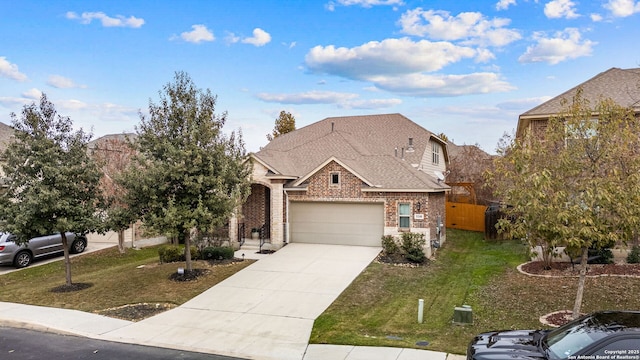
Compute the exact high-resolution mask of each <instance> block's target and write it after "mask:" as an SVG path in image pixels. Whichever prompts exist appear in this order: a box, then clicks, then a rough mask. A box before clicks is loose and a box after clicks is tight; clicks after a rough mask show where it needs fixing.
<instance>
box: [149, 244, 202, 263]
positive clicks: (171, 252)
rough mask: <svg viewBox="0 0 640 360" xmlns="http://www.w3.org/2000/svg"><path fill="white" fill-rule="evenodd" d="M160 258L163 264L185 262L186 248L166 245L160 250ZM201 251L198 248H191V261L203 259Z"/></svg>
mask: <svg viewBox="0 0 640 360" xmlns="http://www.w3.org/2000/svg"><path fill="white" fill-rule="evenodd" d="M158 256H160V262H161V263H171V262H178V261H185V256H184V246H179V245H165V246H161V247H160V248H159V249H158ZM201 258H202V257H201V256H200V250H198V248H197V247H195V246H191V260H198V259H201Z"/></svg>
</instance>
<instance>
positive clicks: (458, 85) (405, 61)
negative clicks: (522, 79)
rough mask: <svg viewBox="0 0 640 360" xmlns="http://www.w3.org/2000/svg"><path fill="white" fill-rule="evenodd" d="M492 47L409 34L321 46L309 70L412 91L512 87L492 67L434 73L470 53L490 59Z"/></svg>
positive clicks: (475, 91)
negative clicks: (351, 45) (343, 45)
mask: <svg viewBox="0 0 640 360" xmlns="http://www.w3.org/2000/svg"><path fill="white" fill-rule="evenodd" d="M492 57H493V54H492V53H491V52H490V51H487V50H482V49H481V50H474V49H472V48H469V47H460V46H457V45H454V44H451V43H449V42H430V41H427V40H421V41H418V42H414V41H412V40H410V39H408V38H402V39H386V40H383V41H382V42H376V41H372V42H369V43H366V44H364V45H361V46H357V47H354V48H336V47H334V46H333V45H330V46H326V47H323V46H316V47H315V48H313V49H311V51H309V53H307V55H306V57H305V62H306V65H307V67H308V68H309V70H311V71H313V72H316V73H322V74H330V75H337V76H341V77H344V78H348V79H352V80H359V81H367V82H371V83H373V85H375V86H376V87H377V88H379V89H383V90H387V91H391V92H394V93H398V94H403V95H409V96H458V95H465V94H483V93H490V92H502V91H509V90H512V89H513V87H512V86H511V85H509V84H508V83H507V82H505V81H503V80H501V79H499V76H498V75H497V74H495V73H491V72H483V73H474V74H466V75H430V74H426V73H429V72H434V71H438V70H441V69H442V68H444V67H445V66H447V65H450V64H452V63H455V62H458V61H460V60H462V59H465V58H475V59H476V61H478V60H481V61H486V60H489V59H491V58H492Z"/></svg>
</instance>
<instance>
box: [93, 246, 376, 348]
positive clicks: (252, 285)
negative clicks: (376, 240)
mask: <svg viewBox="0 0 640 360" xmlns="http://www.w3.org/2000/svg"><path fill="white" fill-rule="evenodd" d="M379 252H380V248H375V247H363V246H341V245H316V244H289V245H287V246H285V247H284V248H282V249H281V250H279V251H277V252H276V253H274V254H272V255H270V256H268V257H266V258H263V259H261V260H259V261H257V262H256V263H255V264H252V265H251V266H249V267H247V268H245V269H244V270H242V271H240V272H238V273H236V274H235V275H233V276H231V277H229V278H228V279H226V280H224V281H223V282H221V283H219V284H218V285H216V286H214V287H212V288H210V289H209V290H207V291H205V292H204V293H202V294H200V295H198V296H196V297H195V298H193V299H191V300H190V301H188V302H186V303H185V304H183V305H182V306H179V307H178V308H176V309H173V310H169V311H167V312H164V313H162V314H160V315H157V316H154V317H151V318H148V319H146V320H143V321H140V322H137V323H133V324H131V325H129V326H125V327H123V328H120V329H117V330H114V331H112V332H110V333H108V334H105V335H106V337H108V338H110V339H114V340H120V341H123V342H135V343H138V344H146V345H153V346H165V347H166V346H169V347H172V348H181V349H185V350H194V351H203V352H211V353H217V354H222V355H230V356H238V357H245V358H250V359H278V360H288V359H291V360H294V359H295V360H301V359H302V358H303V356H304V352H305V350H306V347H307V344H308V341H309V336H310V334H311V328H312V327H313V322H314V320H315V319H316V318H317V317H318V316H319V315H320V314H322V312H323V311H324V310H325V309H326V308H327V307H328V306H329V305H330V304H331V303H332V302H333V301H334V300H335V299H336V298H337V297H338V295H340V293H342V291H343V290H344V289H345V288H346V287H347V286H348V285H349V284H350V283H351V282H352V281H353V280H354V279H355V278H356V277H357V276H358V274H360V273H361V272H362V270H364V268H365V267H366V266H367V265H368V264H369V263H370V262H371V261H372V260H373V259H374V258H375V257H376V255H377V254H378V253H379Z"/></svg>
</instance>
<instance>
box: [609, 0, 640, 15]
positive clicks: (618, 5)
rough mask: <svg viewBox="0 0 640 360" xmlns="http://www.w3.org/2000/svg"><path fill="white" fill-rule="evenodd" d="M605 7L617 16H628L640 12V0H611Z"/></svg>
mask: <svg viewBox="0 0 640 360" xmlns="http://www.w3.org/2000/svg"><path fill="white" fill-rule="evenodd" d="M603 7H604V8H605V9H607V10H609V11H611V14H613V16H616V17H627V16H631V15H633V14H635V13H638V12H640V1H638V2H636V1H634V0H609V1H608V2H607V3H606V4H604V5H603Z"/></svg>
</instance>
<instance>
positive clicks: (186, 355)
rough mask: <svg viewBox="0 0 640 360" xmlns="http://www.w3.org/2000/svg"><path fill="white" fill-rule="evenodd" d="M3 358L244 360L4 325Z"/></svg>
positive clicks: (0, 351) (0, 348)
mask: <svg viewBox="0 0 640 360" xmlns="http://www.w3.org/2000/svg"><path fill="white" fill-rule="evenodd" d="M0 359H3V360H4V359H6V360H41V359H51V360H54V359H56V360H57V359H64V360H87V359H91V360H114V359H118V360H127V359H135V360H158V359H166V360H205V359H206V360H241V359H240V358H232V357H227V356H220V355H211V354H203V353H195V352H188V351H180V350H171V349H163V348H156V347H148V346H140V345H130V344H120V343H115V342H109V341H101V340H92V339H86V338H82V337H76V336H68V335H58V334H52V333H45V332H39V331H33V330H26V329H15V328H8V327H0Z"/></svg>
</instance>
